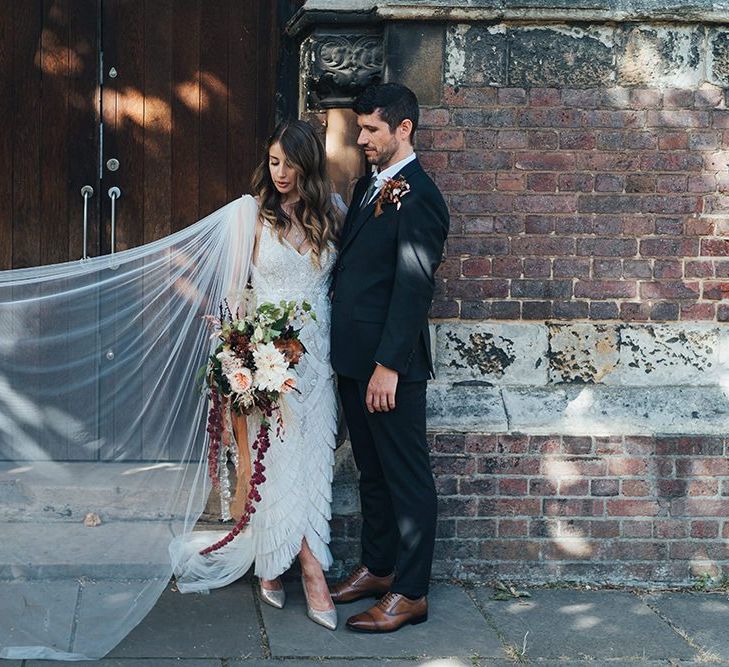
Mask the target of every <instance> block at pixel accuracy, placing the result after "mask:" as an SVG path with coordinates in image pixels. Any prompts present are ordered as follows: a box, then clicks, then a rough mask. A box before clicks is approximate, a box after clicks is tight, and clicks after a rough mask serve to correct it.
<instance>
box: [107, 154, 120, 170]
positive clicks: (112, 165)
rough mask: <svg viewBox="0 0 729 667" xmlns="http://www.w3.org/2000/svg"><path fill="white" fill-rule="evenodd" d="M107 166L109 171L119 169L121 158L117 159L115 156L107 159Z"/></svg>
mask: <svg viewBox="0 0 729 667" xmlns="http://www.w3.org/2000/svg"><path fill="white" fill-rule="evenodd" d="M106 168H107V169H108V170H109V171H116V170H117V169H119V160H117V159H116V158H115V157H113V158H110V159H109V160H107V161H106Z"/></svg>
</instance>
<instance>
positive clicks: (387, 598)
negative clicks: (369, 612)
mask: <svg viewBox="0 0 729 667" xmlns="http://www.w3.org/2000/svg"><path fill="white" fill-rule="evenodd" d="M395 595H396V593H385V595H384V596H382V597H381V598H380V599H379V600H378V601H377V606H378V607H379V608H380V609H387V607H389V606H390V603H391V602H392V601H393V600H394V599H395Z"/></svg>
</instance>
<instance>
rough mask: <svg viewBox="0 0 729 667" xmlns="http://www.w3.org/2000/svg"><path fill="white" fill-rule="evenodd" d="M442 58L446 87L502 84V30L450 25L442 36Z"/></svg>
mask: <svg viewBox="0 0 729 667" xmlns="http://www.w3.org/2000/svg"><path fill="white" fill-rule="evenodd" d="M445 54H446V55H445V81H446V83H447V84H450V85H452V86H468V85H471V86H499V85H505V84H506V63H507V36H506V29H505V28H504V27H503V26H486V25H478V24H474V25H470V24H456V25H451V26H449V27H448V30H447V33H446V49H445Z"/></svg>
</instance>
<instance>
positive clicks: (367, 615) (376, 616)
mask: <svg viewBox="0 0 729 667" xmlns="http://www.w3.org/2000/svg"><path fill="white" fill-rule="evenodd" d="M427 620H428V598H426V597H425V596H424V595H423V597H421V598H418V599H417V600H411V599H409V598H407V597H405V596H404V595H400V593H388V594H387V595H385V597H383V598H382V599H381V600H380V601H379V602H378V603H377V604H376V605H375V606H374V607H371V608H370V609H368V610H367V611H363V612H362V613H361V614H356V615H355V616H352V617H350V618H348V619H347V627H348V628H349V629H350V630H354V631H355V632H394V631H395V630H399V629H400V628H401V627H402V626H403V625H408V624H410V625H417V624H418V623H422V622H423V621H427Z"/></svg>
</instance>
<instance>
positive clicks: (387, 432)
mask: <svg viewBox="0 0 729 667" xmlns="http://www.w3.org/2000/svg"><path fill="white" fill-rule="evenodd" d="M353 108H354V111H355V113H356V114H357V124H358V125H359V128H360V133H359V138H358V139H357V143H358V144H359V146H360V147H361V148H362V149H363V150H364V153H365V156H366V158H367V160H368V162H369V163H370V164H371V165H372V166H373V167H374V170H373V173H372V175H371V176H365V177H363V178H362V179H361V180H360V181H359V182H358V183H357V185H356V186H355V188H354V194H353V196H352V203H351V206H350V208H349V212H348V214H347V218H346V220H345V223H344V228H343V230H342V238H341V241H340V248H339V258H338V261H337V266H336V269H335V272H334V286H333V287H334V296H333V303H332V328H331V336H332V352H331V354H332V365H333V367H334V370H335V371H336V372H337V374H338V376H339V377H338V381H339V393H340V396H341V399H342V406H343V408H344V415H345V418H346V420H347V425H348V427H349V434H350V439H351V442H352V450H353V453H354V459H355V462H356V464H357V468H358V469H359V472H360V481H359V489H360V499H361V503H362V519H363V524H362V561H361V562H362V564H361V565H360V566H359V567H358V568H357V569H356V570H355V571H354V572H353V573H352V574H351V575H350V576H349V577H347V578H346V579H345V580H343V581H341V582H339V583H337V584H335V585H334V587H333V589H332V599H333V600H334V602H336V603H341V602H351V601H353V600H358V599H360V598H364V597H378V598H381V599H380V600H379V602H377V604H375V605H374V606H373V607H371V608H370V609H368V610H367V611H365V612H363V613H361V614H357V615H355V616H352V617H351V618H349V619H348V621H347V626H348V627H349V628H351V629H352V630H356V631H360V632H391V631H393V630H397V629H398V628H400V627H402V626H403V625H406V624H408V623H413V624H415V623H420V622H422V621H425V620H427V618H428V602H427V597H426V596H427V593H428V582H429V579H430V569H431V563H432V560H433V546H434V541H435V523H436V504H437V500H436V492H435V485H434V482H433V474H432V472H431V468H430V460H429V456H428V448H427V444H426V438H425V388H426V381H427V380H428V378H429V377H431V376H432V375H433V363H432V360H431V354H430V336H429V332H428V310H429V309H430V304H431V301H432V298H433V287H434V274H435V271H436V269H437V268H438V265H439V264H440V261H441V258H442V254H443V244H444V242H445V239H446V236H447V234H448V224H449V218H448V209H447V208H446V205H445V202H444V201H443V197H442V196H441V194H440V191H439V190H438V188H437V187H436V185H435V184H434V183H433V181H432V180H431V179H430V178H429V177H428V175H427V174H426V173H425V172H424V171H423V168H422V167H421V166H420V163H419V162H418V159H417V157H416V156H415V153H414V151H413V135H414V133H415V130H416V128H417V126H418V115H419V113H418V100H417V98H416V96H415V94H414V93H413V92H412V91H411V90H410V89H408V88H406V87H405V86H402V85H399V84H395V83H387V84H381V85H377V86H372V87H370V88H368V89H367V90H365V91H364V92H363V93H362V94H361V95H360V96H359V97H358V98H357V99H356V100H355V103H354V106H353Z"/></svg>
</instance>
